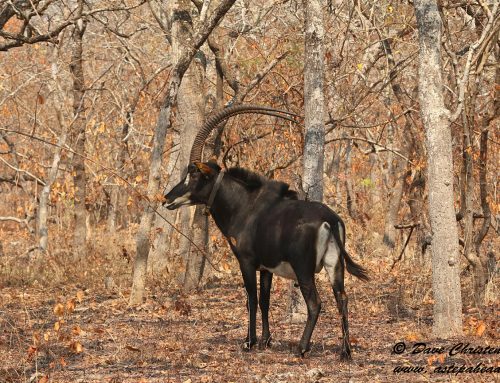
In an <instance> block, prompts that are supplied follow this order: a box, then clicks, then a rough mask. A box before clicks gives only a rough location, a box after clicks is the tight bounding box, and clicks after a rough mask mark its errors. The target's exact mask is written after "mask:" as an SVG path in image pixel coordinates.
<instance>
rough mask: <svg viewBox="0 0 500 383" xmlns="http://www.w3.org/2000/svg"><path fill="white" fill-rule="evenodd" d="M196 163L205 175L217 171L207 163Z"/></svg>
mask: <svg viewBox="0 0 500 383" xmlns="http://www.w3.org/2000/svg"><path fill="white" fill-rule="evenodd" d="M194 165H195V166H196V167H197V168H198V170H199V171H200V172H201V174H203V175H204V176H209V175H212V174H214V173H215V171H214V169H212V168H211V167H210V166H208V165H207V164H204V163H203V162H195V163H194Z"/></svg>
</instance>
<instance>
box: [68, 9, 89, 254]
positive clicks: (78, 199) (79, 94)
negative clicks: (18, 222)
mask: <svg viewBox="0 0 500 383" xmlns="http://www.w3.org/2000/svg"><path fill="white" fill-rule="evenodd" d="M82 12H83V0H79V2H78V5H77V9H76V13H77V14H78V15H79V16H80V19H78V21H77V23H76V24H75V29H74V31H73V53H72V56H71V63H70V65H69V69H70V72H71V75H72V77H73V119H74V124H73V129H72V133H73V134H72V136H73V140H72V144H73V148H74V150H75V151H76V152H77V153H79V154H81V155H75V156H73V183H74V185H75V207H74V217H75V229H74V234H73V245H74V249H73V251H74V252H73V257H74V258H75V259H79V260H81V259H84V258H85V257H86V254H87V244H86V241H87V225H86V219H87V208H86V205H85V203H86V201H85V199H86V194H87V192H86V189H87V176H86V172H85V157H84V155H85V139H86V136H85V128H86V118H85V114H84V110H85V107H84V96H85V78H84V73H83V35H84V33H85V28H86V21H85V20H84V19H83V18H82V17H81V15H82Z"/></svg>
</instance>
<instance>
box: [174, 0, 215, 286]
mask: <svg viewBox="0 0 500 383" xmlns="http://www.w3.org/2000/svg"><path fill="white" fill-rule="evenodd" d="M190 8H191V2H190V1H188V0H177V1H176V2H174V3H173V9H172V50H173V54H174V55H175V56H177V57H179V56H180V55H181V54H182V52H183V51H184V50H185V49H186V48H188V44H189V41H191V39H192V38H193V21H192V19H191V16H190V12H189V10H190ZM200 54H203V53H202V52H201V51H198V52H197V55H200ZM204 78H205V68H204V64H203V60H201V59H199V58H198V57H197V56H195V58H194V59H193V60H192V61H191V64H190V65H189V68H188V70H187V71H186V73H185V75H184V77H183V79H182V83H181V86H180V88H179V95H178V100H177V124H178V129H179V131H180V168H181V169H185V168H186V167H187V166H188V164H189V153H190V151H191V146H192V145H193V141H194V138H195V136H196V133H197V132H198V130H199V129H200V127H201V126H202V125H203V121H204V117H205V91H204ZM193 210H194V211H193ZM191 214H194V217H192V216H191ZM181 215H182V218H181V222H182V224H181V227H182V229H183V232H185V233H186V234H187V233H188V232H189V231H191V233H189V234H188V237H189V238H190V239H191V240H192V241H193V242H194V243H195V244H196V245H197V246H198V247H199V248H201V249H204V248H205V247H206V245H207V239H208V220H207V219H206V216H204V215H203V213H202V207H200V206H196V207H195V208H194V209H182V210H181ZM191 222H193V223H192V225H191ZM180 248H181V249H182V250H181V251H182V252H183V253H184V254H183V255H185V258H186V273H185V278H184V290H185V291H190V290H193V289H195V288H196V287H198V284H199V282H200V280H201V277H202V275H203V264H204V255H203V254H200V253H199V252H198V251H196V249H195V248H194V246H191V243H190V241H188V239H187V238H186V237H184V236H183V237H181V238H180Z"/></svg>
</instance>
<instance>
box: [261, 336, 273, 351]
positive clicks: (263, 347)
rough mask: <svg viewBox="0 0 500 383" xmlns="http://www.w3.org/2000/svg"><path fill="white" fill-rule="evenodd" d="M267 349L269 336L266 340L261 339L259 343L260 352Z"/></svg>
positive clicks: (269, 341)
mask: <svg viewBox="0 0 500 383" xmlns="http://www.w3.org/2000/svg"><path fill="white" fill-rule="evenodd" d="M268 347H271V335H269V336H268V337H267V338H262V339H261V340H260V342H259V348H260V349H261V350H264V349H266V348H268Z"/></svg>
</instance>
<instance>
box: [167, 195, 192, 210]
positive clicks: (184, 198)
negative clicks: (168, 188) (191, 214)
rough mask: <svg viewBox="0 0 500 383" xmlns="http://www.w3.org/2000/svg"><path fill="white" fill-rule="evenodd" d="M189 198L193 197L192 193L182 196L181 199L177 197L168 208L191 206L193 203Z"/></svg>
mask: <svg viewBox="0 0 500 383" xmlns="http://www.w3.org/2000/svg"><path fill="white" fill-rule="evenodd" d="M189 197H191V193H190V192H187V193H186V194H184V195H183V196H180V197H177V198H176V199H174V200H173V201H172V202H171V203H169V204H168V205H167V207H168V206H172V205H178V206H184V205H189V204H190V203H191V200H190V199H189Z"/></svg>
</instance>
